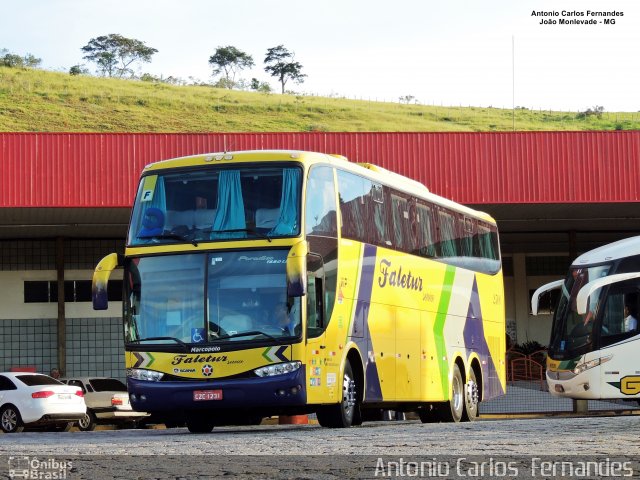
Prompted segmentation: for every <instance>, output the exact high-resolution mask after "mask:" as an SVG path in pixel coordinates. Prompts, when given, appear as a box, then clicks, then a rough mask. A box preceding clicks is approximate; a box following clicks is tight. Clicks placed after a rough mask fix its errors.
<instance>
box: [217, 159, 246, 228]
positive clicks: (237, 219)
mask: <svg viewBox="0 0 640 480" xmlns="http://www.w3.org/2000/svg"><path fill="white" fill-rule="evenodd" d="M245 228H246V222H245V217H244V201H243V199H242V187H241V185H240V171H238V170H225V171H222V172H220V178H219V180H218V210H217V211H216V216H215V218H214V220H213V231H212V232H211V238H212V239H214V238H244V237H246V233H245V232H225V231H224V230H244V229H245Z"/></svg>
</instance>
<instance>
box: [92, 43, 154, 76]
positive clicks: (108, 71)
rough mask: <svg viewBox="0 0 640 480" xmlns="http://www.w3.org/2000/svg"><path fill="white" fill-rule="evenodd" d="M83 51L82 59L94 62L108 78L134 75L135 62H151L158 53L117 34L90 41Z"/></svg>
mask: <svg viewBox="0 0 640 480" xmlns="http://www.w3.org/2000/svg"><path fill="white" fill-rule="evenodd" d="M82 51H83V52H84V53H86V55H85V56H84V57H82V58H84V59H86V60H89V61H90V62H94V63H95V64H96V65H97V66H98V70H99V71H100V74H102V75H104V76H107V77H123V76H125V75H126V74H130V75H133V70H132V69H131V65H132V64H133V63H134V62H146V63H149V62H151V57H152V56H153V55H154V54H155V53H157V52H158V50H156V49H155V48H152V47H148V46H147V45H145V44H144V42H142V41H140V40H136V39H135V38H127V37H123V36H122V35H119V34H117V33H110V34H109V35H102V36H100V37H96V38H92V39H91V40H89V43H87V44H86V45H85V46H84V47H82Z"/></svg>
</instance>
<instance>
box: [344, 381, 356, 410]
mask: <svg viewBox="0 0 640 480" xmlns="http://www.w3.org/2000/svg"><path fill="white" fill-rule="evenodd" d="M355 404H356V382H355V381H354V380H352V379H351V378H349V375H347V374H345V376H344V380H343V382H342V406H343V408H344V411H345V413H346V414H347V415H351V413H352V411H353V407H354V406H355Z"/></svg>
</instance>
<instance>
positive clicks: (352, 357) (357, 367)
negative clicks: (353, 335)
mask: <svg viewBox="0 0 640 480" xmlns="http://www.w3.org/2000/svg"><path fill="white" fill-rule="evenodd" d="M346 362H349V364H350V365H351V371H352V372H353V377H354V380H355V382H356V386H357V387H359V388H357V389H356V391H357V393H358V397H359V398H358V400H359V401H360V402H361V403H362V400H363V399H364V389H365V375H364V362H363V361H362V355H360V351H359V350H358V349H357V348H356V346H355V345H352V346H351V347H350V348H349V351H348V352H347V355H346V357H345V363H346ZM343 371H344V366H343Z"/></svg>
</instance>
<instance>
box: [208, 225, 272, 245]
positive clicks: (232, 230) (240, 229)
mask: <svg viewBox="0 0 640 480" xmlns="http://www.w3.org/2000/svg"><path fill="white" fill-rule="evenodd" d="M236 232H244V233H249V234H251V235H255V236H256V237H258V238H266V239H267V240H269V242H271V237H270V236H269V235H267V234H266V233H262V232H258V231H257V230H255V229H253V228H232V229H229V230H211V233H236Z"/></svg>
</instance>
